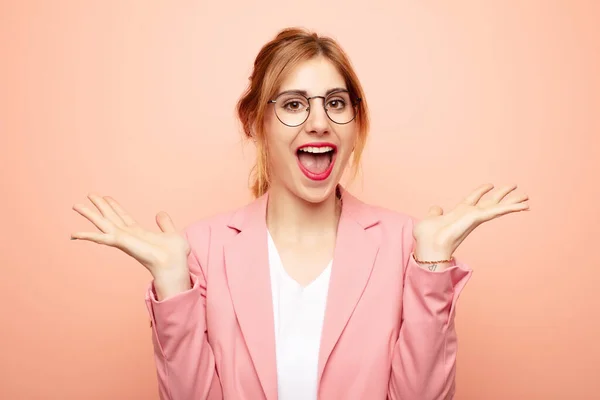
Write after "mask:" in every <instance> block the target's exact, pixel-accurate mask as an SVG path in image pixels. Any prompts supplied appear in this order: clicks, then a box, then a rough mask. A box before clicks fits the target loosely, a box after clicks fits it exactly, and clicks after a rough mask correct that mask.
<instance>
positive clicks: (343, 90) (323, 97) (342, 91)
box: [267, 89, 362, 128]
mask: <svg viewBox="0 0 600 400" xmlns="http://www.w3.org/2000/svg"><path fill="white" fill-rule="evenodd" d="M290 93H293V94H297V95H298V96H302V97H304V98H305V99H306V103H307V104H308V107H306V111H307V114H306V118H305V119H304V121H302V122H301V123H299V124H298V125H288V124H286V123H285V122H283V121H282V120H281V118H279V115H277V111H275V110H273V112H274V113H275V116H276V117H277V119H278V120H279V122H281V123H282V124H283V125H285V126H289V127H290V128H296V127H298V126H300V125H302V124H304V123H305V122H306V121H308V117H310V101H311V100H312V99H323V110H325V115H327V118H329V120H331V122H333V123H334V124H337V125H346V124H349V123H350V122H352V121H354V120H355V119H356V116H357V115H358V110H357V109H356V107H358V104H359V103H360V102H361V101H362V98H361V97H356V99H354V100H352V97H351V96H350V91H349V90H348V89H337V90H333V91H332V92H330V93H329V94H327V95H326V96H310V97H308V96H306V95H305V94H303V93H301V92H300V91H297V90H289V91H288V90H286V91H284V92H281V93H279V94H278V95H277V96H275V99H273V100H269V101H267V104H275V103H277V99H278V98H279V97H280V96H282V95H284V94H290ZM336 93H348V95H349V96H350V101H351V102H352V107H353V108H355V110H354V116H353V117H352V119H351V120H350V121H348V122H336V121H334V120H333V119H332V118H331V117H330V116H329V113H328V112H327V103H325V100H327V98H328V97H329V96H332V95H334V94H336Z"/></svg>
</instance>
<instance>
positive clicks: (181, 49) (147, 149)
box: [0, 0, 600, 400]
mask: <svg viewBox="0 0 600 400" xmlns="http://www.w3.org/2000/svg"><path fill="white" fill-rule="evenodd" d="M84 3H85V4H84ZM509 3H510V4H509ZM599 17H600V7H599V6H598V3H597V2H594V1H573V2H566V1H563V2H560V1H541V0H535V1H534V0H531V1H521V2H505V1H498V0H494V1H485V2H483V1H454V2H442V1H429V2H413V1H402V2H393V3H392V2H383V1H376V2H374V1H369V2H365V1H361V2H356V3H349V2H340V1H337V2H314V1H300V2H289V1H281V2H277V1H262V2H260V3H257V2H243V1H237V2H235V3H232V2H210V3H208V2H200V1H196V2H191V1H182V2H168V4H167V2H145V1H101V2H100V1H97V2H81V1H53V2H48V1H46V2H42V1H30V0H28V1H24V0H21V1H16V0H15V1H12V2H8V1H3V2H1V5H0V46H1V50H2V52H1V54H2V61H1V62H0V133H1V135H2V136H1V137H2V141H1V142H0V143H1V144H0V171H1V172H0V174H1V175H0V176H1V180H0V185H1V188H2V196H1V198H0V201H1V203H2V204H1V210H2V229H1V230H0V235H1V238H0V239H1V240H0V246H1V251H0V265H1V268H2V270H1V271H2V275H1V277H0V293H1V294H2V302H1V304H2V306H1V307H2V310H1V312H0V315H1V317H0V318H2V320H1V325H0V343H2V356H1V357H0V398H2V399H17V400H21V399H62V400H68V399H86V400H88V399H156V398H157V396H156V378H155V373H154V365H153V361H152V349H151V342H150V331H149V329H148V318H147V315H146V311H145V308H144V303H143V296H144V292H145V289H146V285H147V284H148V281H149V275H148V274H147V272H146V271H145V270H143V268H142V267H141V266H139V265H138V264H137V263H136V262H135V261H133V260H130V259H128V258H127V257H126V256H125V255H124V254H122V253H120V252H118V251H116V250H113V249H107V248H101V247H100V246H97V245H93V244H90V243H84V242H71V241H69V235H70V233H71V232H72V231H75V230H81V229H84V228H86V227H88V226H90V225H89V224H87V223H86V222H85V221H84V220H83V219H82V218H81V217H80V216H78V215H77V214H76V213H75V212H73V211H72V210H71V206H72V204H73V203H75V202H79V201H82V200H84V199H85V195H86V193H87V192H88V191H97V192H99V193H101V194H110V195H112V196H114V197H116V198H117V199H118V200H120V201H121V202H122V203H123V204H124V205H125V207H126V208H128V209H129V210H131V211H132V212H133V214H134V215H135V216H136V217H138V219H139V220H140V221H141V222H143V223H144V224H146V225H147V226H148V227H152V228H154V227H155V225H154V221H153V217H154V215H155V213H156V212H158V211H159V210H161V209H165V210H167V211H168V212H169V213H170V214H171V215H172V217H173V218H174V220H175V221H176V223H177V224H178V225H179V226H180V227H183V226H185V225H187V224H188V223H190V222H192V221H193V220H195V219H197V218H201V217H203V216H207V215H210V214H213V213H215V212H219V211H224V210H229V209H231V208H233V207H237V206H239V205H242V204H243V203H245V202H246V201H247V200H248V199H249V192H248V190H247V174H248V168H249V166H250V165H251V163H252V158H253V153H252V149H251V148H250V147H246V146H244V145H243V144H242V142H241V140H240V138H241V135H240V134H239V129H238V125H237V122H236V120H235V119H234V114H233V108H234V105H235V101H236V100H237V98H238V96H239V95H240V94H241V92H242V90H243V88H244V85H245V84H246V82H247V77H248V74H249V72H250V67H251V64H252V61H253V58H254V56H255V55H256V52H257V51H258V49H259V48H260V46H261V45H262V44H263V43H264V42H265V41H267V40H269V39H270V38H271V37H272V36H273V35H274V34H275V33H276V31H277V30H279V29H280V28H282V27H284V26H288V25H304V26H306V27H309V28H314V29H317V30H318V31H319V32H321V33H325V34H331V35H333V36H334V37H336V38H338V39H339V40H340V41H341V43H342V45H343V46H344V47H345V48H346V50H347V51H348V52H349V54H350V56H351V58H352V60H353V62H354V64H355V66H356V68H357V70H358V73H359V76H360V77H361V79H362V82H363V84H364V86H365V88H366V92H367V98H368V100H369V103H370V106H371V109H372V117H373V129H372V137H371V141H370V143H369V145H368V148H367V152H366V155H365V158H364V169H363V174H362V177H361V178H360V179H359V180H358V181H356V182H355V183H354V184H353V185H352V186H351V189H352V190H354V191H355V192H356V193H357V194H358V195H359V196H361V197H362V198H363V199H364V200H367V201H370V202H375V203H378V204H381V205H384V206H387V207H391V208H394V209H397V210H402V211H406V212H409V213H412V214H413V215H416V216H421V215H423V213H425V212H426V211H427V208H428V207H429V205H430V204H432V203H439V204H441V205H442V206H446V207H447V206H452V205H453V204H454V202H455V201H457V200H459V199H460V197H461V196H463V195H464V194H466V193H467V192H468V191H469V190H471V189H472V188H473V187H474V186H476V185H478V184H480V183H482V182H487V181H491V182H494V183H497V184H505V183H512V182H516V183H518V184H520V185H521V187H522V188H523V190H525V191H526V192H527V193H528V194H529V195H530V196H531V206H532V212H531V213H528V214H519V215H514V216H509V217H506V218H503V219H501V220H497V221H493V222H491V223H489V224H488V225H485V226H482V227H481V228H479V229H478V230H476V231H475V232H474V233H473V234H472V236H471V237H470V238H469V239H468V240H467V242H465V243H464V244H463V246H461V248H460V249H459V254H458V255H459V256H460V257H461V258H463V259H464V260H465V261H467V262H468V263H469V264H470V265H471V266H473V267H474V269H475V270H476V272H475V274H474V277H473V279H472V280H471V282H470V284H469V286H468V287H467V290H466V291H465V292H464V295H463V296H462V297H461V300H460V305H459V313H458V316H457V328H458V331H459V340H460V350H459V359H458V360H459V361H458V394H457V396H456V398H457V399H460V400H467V399H489V400H492V399H545V400H547V399H593V398H596V399H597V398H598V396H599V395H598V393H600V379H599V370H598V359H600V344H599V342H598V339H599V334H600V323H599V322H598V317H599V315H600V313H599V311H598V310H599V306H600V302H599V300H598V297H599V294H598V287H599V282H600V253H599V252H598V251H597V249H598V246H599V239H600V231H599V228H598V227H599V224H600V212H599V206H600V191H599V189H598V187H599V179H598V177H599V176H600V117H599V115H598V112H599V111H600V74H599V71H600V33H599V28H598V27H599V26H600V25H599V24H600V18H599ZM352 21H354V22H352Z"/></svg>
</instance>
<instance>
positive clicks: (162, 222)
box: [156, 211, 176, 233]
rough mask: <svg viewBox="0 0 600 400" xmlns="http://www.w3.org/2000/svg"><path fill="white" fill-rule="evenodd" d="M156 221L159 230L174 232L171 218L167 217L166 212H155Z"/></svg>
mask: <svg viewBox="0 0 600 400" xmlns="http://www.w3.org/2000/svg"><path fill="white" fill-rule="evenodd" d="M156 223H157V224H158V227H159V228H160V230H161V231H163V232H164V233H174V232H176V229H175V224H174V223H173V220H171V217H169V214H167V213H166V212H164V211H161V212H159V213H158V214H156Z"/></svg>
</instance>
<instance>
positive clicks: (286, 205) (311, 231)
mask: <svg viewBox="0 0 600 400" xmlns="http://www.w3.org/2000/svg"><path fill="white" fill-rule="evenodd" d="M340 211H341V207H340V203H339V200H338V199H337V196H336V193H335V191H334V192H333V193H332V194H331V196H329V197H328V198H327V199H325V200H324V201H322V202H320V203H310V202H307V201H305V200H303V199H301V198H299V197H297V196H296V195H294V194H293V193H291V192H290V191H289V190H287V189H286V188H285V187H283V186H281V185H273V186H272V187H271V188H270V189H269V197H268V203H267V227H268V229H269V232H271V234H272V235H274V236H278V237H286V238H287V239H288V240H290V241H305V240H304V239H314V238H318V237H322V236H329V235H331V234H334V235H335V233H336V231H337V225H338V220H339V214H340Z"/></svg>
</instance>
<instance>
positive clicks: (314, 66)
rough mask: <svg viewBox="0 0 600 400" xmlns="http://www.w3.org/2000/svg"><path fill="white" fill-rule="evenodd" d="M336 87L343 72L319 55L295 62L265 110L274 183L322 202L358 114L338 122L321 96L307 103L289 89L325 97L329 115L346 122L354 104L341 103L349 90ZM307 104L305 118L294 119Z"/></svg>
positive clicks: (336, 177)
mask: <svg viewBox="0 0 600 400" xmlns="http://www.w3.org/2000/svg"><path fill="white" fill-rule="evenodd" d="M335 89H347V87H346V83H345V80H344V77H343V76H342V75H341V74H340V73H339V72H338V70H337V69H336V67H335V66H334V65H333V64H332V63H331V62H330V61H329V60H327V59H325V58H322V57H319V58H314V59H312V60H309V61H306V62H304V63H302V64H300V65H298V66H297V67H296V69H295V70H293V71H292V72H291V73H290V74H289V75H288V76H287V77H286V79H285V80H284V81H283V82H282V85H281V87H280V88H279V90H278V92H277V95H279V94H280V93H284V92H286V94H285V95H283V96H279V97H278V99H279V100H278V102H277V103H276V104H270V105H269V108H270V109H269V110H268V111H267V114H266V116H265V129H266V132H265V133H266V142H267V143H266V144H267V147H268V153H269V160H268V161H269V168H270V173H271V177H272V181H271V187H272V188H273V189H276V188H277V189H285V190H287V191H289V192H291V193H292V194H294V195H295V196H297V197H299V198H302V199H303V200H305V201H308V202H311V203H318V202H322V201H324V200H325V199H327V198H329V196H331V195H332V193H333V192H334V191H335V188H336V185H337V184H338V182H339V181H340V179H341V177H342V175H343V173H344V170H345V168H346V166H347V164H348V160H349V159H350V155H351V154H352V151H353V149H354V144H355V142H356V138H357V134H358V125H357V123H356V119H353V120H352V121H351V122H349V123H344V124H338V123H336V122H334V121H332V120H331V119H330V117H328V115H327V113H326V112H325V109H324V107H323V106H324V102H325V100H324V99H323V98H321V97H317V98H313V99H310V100H309V103H308V104H307V102H306V99H305V98H303V97H302V96H298V95H297V94H294V93H293V92H294V91H296V92H305V96H306V97H308V98H310V97H312V96H324V97H326V98H327V100H326V101H327V103H328V104H327V107H328V109H329V115H330V116H331V117H332V118H333V119H334V120H335V121H338V122H340V121H341V122H346V119H347V115H348V113H352V111H351V108H352V107H353V105H352V103H351V102H350V103H349V104H345V103H346V102H347V101H348V94H347V93H344V92H337V94H336V91H335ZM288 91H289V92H290V94H287V93H288ZM328 93H329V97H328ZM277 95H276V96H275V97H277ZM308 105H310V112H309V113H308V118H307V119H306V121H304V123H301V124H300V125H298V124H299V123H300V122H302V120H303V119H304V117H305V116H306V114H307V113H306V111H304V109H305V108H306V106H308ZM282 120H283V122H282ZM284 122H285V123H287V125H286V124H285V123H284ZM288 125H298V126H288Z"/></svg>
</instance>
